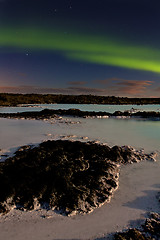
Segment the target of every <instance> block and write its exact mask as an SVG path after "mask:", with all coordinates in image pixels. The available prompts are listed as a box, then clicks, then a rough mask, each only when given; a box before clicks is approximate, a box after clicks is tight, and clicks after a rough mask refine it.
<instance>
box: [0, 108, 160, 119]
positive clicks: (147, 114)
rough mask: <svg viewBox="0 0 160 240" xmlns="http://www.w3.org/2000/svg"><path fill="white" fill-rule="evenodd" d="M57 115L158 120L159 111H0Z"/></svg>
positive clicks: (42, 116) (45, 116)
mask: <svg viewBox="0 0 160 240" xmlns="http://www.w3.org/2000/svg"><path fill="white" fill-rule="evenodd" d="M57 115H58V116H73V117H85V118H87V117H97V118H108V117H117V118H150V119H152V118H153V119H156V120H160V112H154V111H149V112H145V111H142V112H141V111H135V112H134V111H133V112H132V111H124V112H121V111H115V112H114V113H109V112H101V111H100V112H95V111H81V110H79V109H68V110H65V109H58V110H54V109H44V110H42V111H27V112H18V113H0V118H18V119H22V118H24V119H37V120H43V119H50V118H55V117H57Z"/></svg>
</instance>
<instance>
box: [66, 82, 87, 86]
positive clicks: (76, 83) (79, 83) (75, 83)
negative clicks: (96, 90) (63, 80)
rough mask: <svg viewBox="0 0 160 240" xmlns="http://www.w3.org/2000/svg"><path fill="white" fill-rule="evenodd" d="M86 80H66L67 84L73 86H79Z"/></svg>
mask: <svg viewBox="0 0 160 240" xmlns="http://www.w3.org/2000/svg"><path fill="white" fill-rule="evenodd" d="M85 84H86V82H85V81H71V82H68V85H73V86H79V85H85Z"/></svg>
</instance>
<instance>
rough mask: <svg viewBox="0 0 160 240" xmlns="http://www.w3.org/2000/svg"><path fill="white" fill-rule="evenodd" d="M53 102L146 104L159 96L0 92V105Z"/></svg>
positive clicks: (159, 101) (154, 101) (155, 101)
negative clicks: (131, 96) (134, 96)
mask: <svg viewBox="0 0 160 240" xmlns="http://www.w3.org/2000/svg"><path fill="white" fill-rule="evenodd" d="M54 103H58V104H104V105H147V104H160V98H128V97H115V96H97V95H63V94H18V93H17V94H13V93H0V106H18V105H19V104H54Z"/></svg>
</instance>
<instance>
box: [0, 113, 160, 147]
mask: <svg viewBox="0 0 160 240" xmlns="http://www.w3.org/2000/svg"><path fill="white" fill-rule="evenodd" d="M63 119H64V120H65V121H67V123H64V122H63V120H62V121H61V122H60V121H56V122H55V123H54V124H50V123H48V122H44V121H38V120H13V119H3V118H1V119H0V136H1V137H0V148H1V149H4V148H5V149H6V148H7V149H8V148H13V147H16V146H19V145H24V144H30V143H35V142H39V141H42V140H46V139H55V138H59V137H60V136H63V135H64V136H69V135H75V136H76V137H74V139H75V140H76V139H80V140H81V139H82V138H83V137H88V140H91V141H93V140H96V141H100V142H102V143H108V144H109V145H111V146H113V145H132V146H133V147H135V148H144V149H145V151H159V150H160V121H151V120H135V119H116V118H109V119H84V118H81V119H80V118H74V117H71V118H63ZM68 121H69V122H72V123H74V122H77V121H80V123H79V124H70V123H68ZM48 134H49V135H50V136H47V135H48ZM71 139H72V137H71Z"/></svg>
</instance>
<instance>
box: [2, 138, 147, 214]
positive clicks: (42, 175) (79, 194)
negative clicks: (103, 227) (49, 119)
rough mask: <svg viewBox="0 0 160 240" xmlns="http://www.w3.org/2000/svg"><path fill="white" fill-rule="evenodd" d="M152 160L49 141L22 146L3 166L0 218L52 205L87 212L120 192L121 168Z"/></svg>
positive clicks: (97, 146) (128, 150)
mask: <svg viewBox="0 0 160 240" xmlns="http://www.w3.org/2000/svg"><path fill="white" fill-rule="evenodd" d="M147 158H149V155H145V154H142V153H140V152H139V153H138V152H137V151H135V150H134V149H133V148H131V147H127V146H125V147H118V146H114V147H112V148H110V147H108V146H105V145H100V144H95V143H92V142H88V143H82V142H79V141H76V142H72V141H61V140H57V141H47V142H43V143H41V144H40V145H39V146H38V147H34V148H32V147H31V146H23V147H21V148H20V149H19V150H18V151H16V153H15V156H14V157H10V158H8V159H7V160H6V161H5V162H0V213H2V214H5V213H7V212H8V211H10V210H11V209H12V208H13V206H16V208H18V209H22V210H25V209H26V210H31V209H34V208H35V207H36V206H37V205H39V206H40V207H42V208H43V207H44V206H46V205H47V206H48V208H50V209H56V210H60V211H61V212H63V213H65V214H67V215H68V214H76V213H88V212H90V211H92V210H93V209H94V208H96V207H99V206H100V205H101V204H102V203H104V202H106V201H109V200H110V198H111V196H112V193H113V191H115V190H116V189H117V187H118V178H119V164H120V163H128V162H129V163H132V162H137V161H140V160H144V159H147Z"/></svg>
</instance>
